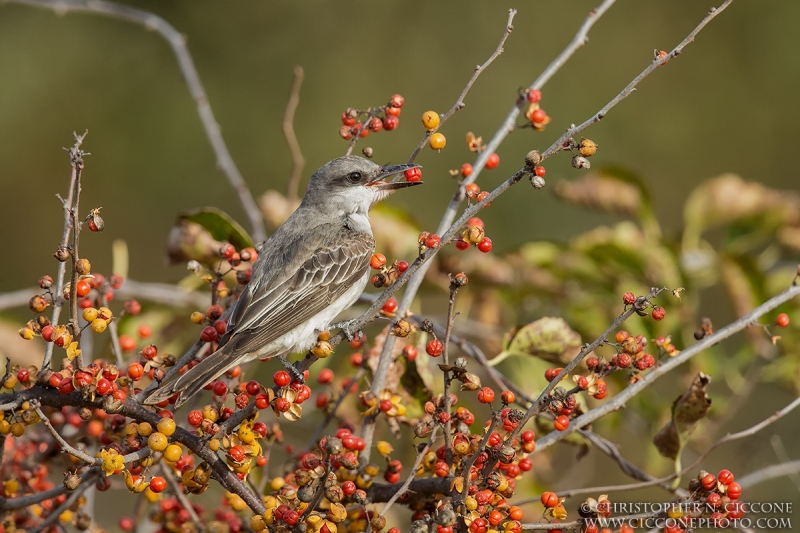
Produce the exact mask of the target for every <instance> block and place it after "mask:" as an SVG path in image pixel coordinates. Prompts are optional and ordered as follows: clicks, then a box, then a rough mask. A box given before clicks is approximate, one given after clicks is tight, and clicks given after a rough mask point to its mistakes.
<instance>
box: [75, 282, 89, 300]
mask: <svg viewBox="0 0 800 533" xmlns="http://www.w3.org/2000/svg"><path fill="white" fill-rule="evenodd" d="M91 290H92V287H91V286H89V284H88V283H87V282H86V281H84V280H80V281H79V282H78V284H77V285H75V294H77V295H78V296H79V297H80V298H83V297H84V296H86V295H87V294H89V292H91Z"/></svg>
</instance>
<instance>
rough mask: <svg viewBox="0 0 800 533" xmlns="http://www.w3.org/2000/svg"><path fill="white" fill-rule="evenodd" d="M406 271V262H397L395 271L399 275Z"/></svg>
mask: <svg viewBox="0 0 800 533" xmlns="http://www.w3.org/2000/svg"><path fill="white" fill-rule="evenodd" d="M406 270H408V262H406V261H398V262H397V271H398V272H400V273H401V274H402V273H403V272H405V271H406Z"/></svg>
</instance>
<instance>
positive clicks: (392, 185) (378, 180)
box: [367, 163, 422, 191]
mask: <svg viewBox="0 0 800 533" xmlns="http://www.w3.org/2000/svg"><path fill="white" fill-rule="evenodd" d="M410 168H421V167H420V165H415V164H413V163H404V164H402V165H387V166H384V167H381V169H380V171H379V172H378V175H377V176H375V177H374V178H373V179H371V180H370V181H369V182H368V183H367V187H375V188H376V189H380V190H382V191H396V190H397V189H405V188H406V187H412V186H414V185H422V182H421V181H383V180H385V179H386V178H388V177H390V176H394V175H395V174H399V173H401V172H405V171H406V170H408V169H410Z"/></svg>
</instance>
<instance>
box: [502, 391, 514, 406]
mask: <svg viewBox="0 0 800 533" xmlns="http://www.w3.org/2000/svg"><path fill="white" fill-rule="evenodd" d="M516 399H517V397H516V395H514V393H513V392H511V391H510V390H504V391H503V392H502V394H500V400H502V402H503V403H504V404H506V405H511V404H512V403H514V400H516Z"/></svg>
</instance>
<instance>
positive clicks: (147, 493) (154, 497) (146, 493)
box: [144, 487, 161, 503]
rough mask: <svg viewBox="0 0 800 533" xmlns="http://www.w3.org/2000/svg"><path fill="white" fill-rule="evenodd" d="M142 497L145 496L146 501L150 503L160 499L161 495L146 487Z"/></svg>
mask: <svg viewBox="0 0 800 533" xmlns="http://www.w3.org/2000/svg"><path fill="white" fill-rule="evenodd" d="M144 497H145V498H147V501H149V502H150V503H155V502H157V501H158V500H160V499H161V495H160V494H156V493H155V492H153V491H152V490H150V487H147V490H145V491H144Z"/></svg>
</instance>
